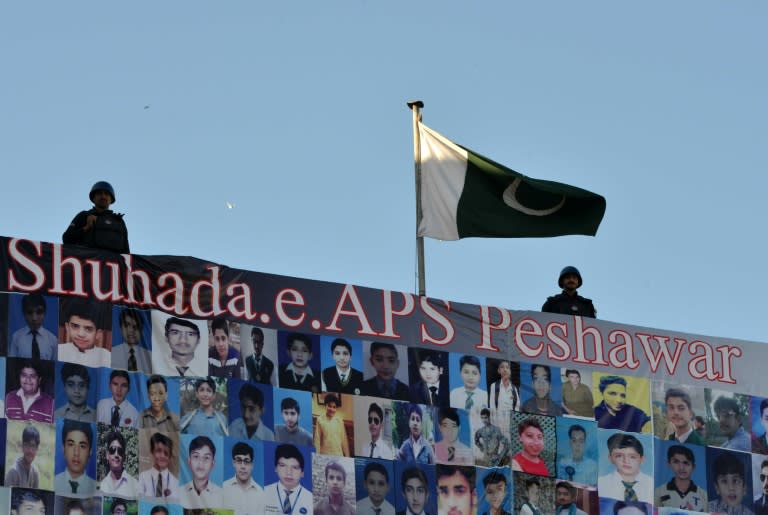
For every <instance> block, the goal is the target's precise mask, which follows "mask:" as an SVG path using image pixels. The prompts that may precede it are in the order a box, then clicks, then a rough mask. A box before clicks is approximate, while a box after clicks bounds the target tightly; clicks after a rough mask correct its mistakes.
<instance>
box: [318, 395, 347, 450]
mask: <svg viewBox="0 0 768 515" xmlns="http://www.w3.org/2000/svg"><path fill="white" fill-rule="evenodd" d="M352 399H353V397H352V396H350V395H341V394H335V393H320V394H316V395H314V396H313V401H314V402H313V403H312V417H313V419H314V446H315V450H316V451H317V453H318V454H328V455H332V456H347V457H350V456H352V449H354V448H355V438H354V422H353V413H352V410H353V408H354V403H353V402H352Z"/></svg>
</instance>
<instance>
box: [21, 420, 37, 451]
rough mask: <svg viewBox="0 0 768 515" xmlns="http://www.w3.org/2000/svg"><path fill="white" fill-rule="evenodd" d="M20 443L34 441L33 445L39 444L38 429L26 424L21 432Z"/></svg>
mask: <svg viewBox="0 0 768 515" xmlns="http://www.w3.org/2000/svg"><path fill="white" fill-rule="evenodd" d="M21 441H22V443H27V442H35V446H38V445H40V431H38V430H37V428H36V427H35V426H33V425H31V424H30V425H28V426H26V427H25V428H24V431H22V432H21Z"/></svg>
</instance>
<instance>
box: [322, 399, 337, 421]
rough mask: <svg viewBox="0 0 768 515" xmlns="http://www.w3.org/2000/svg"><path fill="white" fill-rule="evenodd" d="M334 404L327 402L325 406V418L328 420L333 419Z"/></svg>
mask: <svg viewBox="0 0 768 515" xmlns="http://www.w3.org/2000/svg"><path fill="white" fill-rule="evenodd" d="M336 408H337V406H336V403H335V402H329V403H327V404H326V405H325V416H327V417H328V418H333V416H334V415H335V414H336Z"/></svg>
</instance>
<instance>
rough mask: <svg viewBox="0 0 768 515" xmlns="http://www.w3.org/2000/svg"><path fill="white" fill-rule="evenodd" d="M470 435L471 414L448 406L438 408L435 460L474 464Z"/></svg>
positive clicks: (448, 463)
mask: <svg viewBox="0 0 768 515" xmlns="http://www.w3.org/2000/svg"><path fill="white" fill-rule="evenodd" d="M470 435H471V428H470V427H469V416H468V413H467V412H466V411H465V410H461V409H456V408H451V407H448V406H445V407H441V408H437V433H436V438H435V445H434V454H435V462H436V463H443V464H445V465H474V464H475V458H474V456H473V454H472V447H471V446H470Z"/></svg>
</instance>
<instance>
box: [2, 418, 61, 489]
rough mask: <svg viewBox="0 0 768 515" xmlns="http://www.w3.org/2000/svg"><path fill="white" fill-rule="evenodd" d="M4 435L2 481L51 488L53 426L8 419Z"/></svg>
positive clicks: (54, 438)
mask: <svg viewBox="0 0 768 515" xmlns="http://www.w3.org/2000/svg"><path fill="white" fill-rule="evenodd" d="M6 435H7V437H6V439H5V442H6V445H5V480H4V482H3V485H4V486H13V487H23V488H39V489H41V490H53V466H54V459H53V457H54V447H55V442H56V435H55V427H54V426H51V425H49V424H43V423H40V422H27V421H22V420H9V421H8V426H7V433H6Z"/></svg>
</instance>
